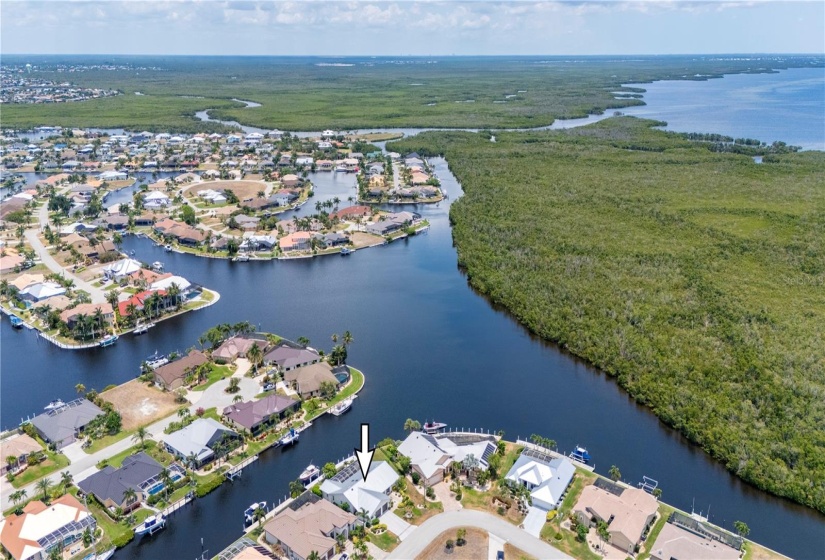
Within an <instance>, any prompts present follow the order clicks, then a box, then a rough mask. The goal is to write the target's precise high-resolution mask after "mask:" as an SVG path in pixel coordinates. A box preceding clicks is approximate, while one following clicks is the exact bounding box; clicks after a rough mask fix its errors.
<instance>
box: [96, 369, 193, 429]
mask: <svg viewBox="0 0 825 560" xmlns="http://www.w3.org/2000/svg"><path fill="white" fill-rule="evenodd" d="M100 397H101V398H102V399H103V400H105V401H109V402H110V403H112V404H113V405H114V406H115V410H117V411H118V412H120V415H121V416H122V417H123V429H124V430H127V431H128V430H134V429H135V428H137V427H138V426H145V425H146V424H151V423H152V422H154V421H155V420H159V419H161V418H164V417H166V416H169V415H170V414H172V413H173V412H175V411H176V410H177V409H178V407H180V405H179V404H176V403H175V396H174V395H173V394H172V393H164V392H162V391H160V390H159V389H155V388H154V387H149V386H147V385H146V384H145V383H141V382H140V381H138V380H137V379H134V380H132V381H129V382H128V383H124V384H123V385H118V386H117V387H115V388H114V389H109V390H108V391H106V392H104V393H101V394H100Z"/></svg>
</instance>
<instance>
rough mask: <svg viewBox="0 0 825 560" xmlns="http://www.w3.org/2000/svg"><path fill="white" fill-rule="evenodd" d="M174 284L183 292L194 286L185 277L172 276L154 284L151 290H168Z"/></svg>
mask: <svg viewBox="0 0 825 560" xmlns="http://www.w3.org/2000/svg"><path fill="white" fill-rule="evenodd" d="M172 284H177V285H178V288H179V289H181V290H186V289H188V288H190V287H191V286H192V283H191V282H189V280H187V279H186V278H184V277H183V276H170V277H169V278H164V279H163V280H158V281H157V282H152V286H151V288H152V289H153V290H168V289H169V288H171V287H172Z"/></svg>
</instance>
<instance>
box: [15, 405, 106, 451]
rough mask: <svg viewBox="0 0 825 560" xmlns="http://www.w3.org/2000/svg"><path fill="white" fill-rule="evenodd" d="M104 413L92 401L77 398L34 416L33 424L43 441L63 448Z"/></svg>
mask: <svg viewBox="0 0 825 560" xmlns="http://www.w3.org/2000/svg"><path fill="white" fill-rule="evenodd" d="M102 414H103V411H102V410H101V409H100V408H99V407H98V406H97V405H95V404H94V403H92V402H91V401H88V400H86V399H75V400H73V401H71V402H69V403H67V404H66V405H65V406H62V407H60V408H57V409H55V410H49V411H47V412H44V413H43V414H38V415H37V416H35V417H34V418H32V420H31V424H32V426H34V429H35V431H36V432H37V433H38V435H39V436H40V437H41V438H43V441H45V442H46V443H51V444H54V446H55V447H56V448H57V449H61V448H63V447H65V446H67V445H69V444H70V443H73V442H74V441H75V439H77V437H78V436H79V435H80V434H81V433H82V432H83V429H84V428H85V427H86V425H88V424H89V422H91V421H92V420H94V419H95V418H97V417H98V416H100V415H102Z"/></svg>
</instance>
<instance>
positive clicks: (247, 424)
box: [223, 394, 301, 435]
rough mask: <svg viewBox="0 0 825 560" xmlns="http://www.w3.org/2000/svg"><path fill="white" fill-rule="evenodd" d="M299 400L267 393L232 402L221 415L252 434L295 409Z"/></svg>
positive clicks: (274, 422) (299, 402)
mask: <svg viewBox="0 0 825 560" xmlns="http://www.w3.org/2000/svg"><path fill="white" fill-rule="evenodd" d="M300 404H301V401H299V400H296V399H293V398H290V397H285V396H282V395H278V394H271V395H267V396H266V397H264V398H262V399H260V400H257V401H245V402H240V403H235V404H232V405H230V406H228V407H226V408H224V410H223V416H224V418H226V419H227V420H228V421H229V422H230V423H231V424H233V425H235V426H236V427H238V428H239V429H244V430H249V432H250V433H252V434H253V435H255V434H257V433H258V432H259V431H261V430H262V429H265V428H267V427H268V426H271V425H273V424H276V423H277V422H278V421H279V420H280V419H281V418H283V417H284V416H286V415H287V414H288V413H289V412H290V411H294V410H296V409H297V408H298V407H299V406H300Z"/></svg>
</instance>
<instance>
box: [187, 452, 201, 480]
mask: <svg viewBox="0 0 825 560" xmlns="http://www.w3.org/2000/svg"><path fill="white" fill-rule="evenodd" d="M186 463H187V464H188V465H189V468H190V469H192V470H193V471H194V470H195V467H197V466H198V456H197V455H196V454H195V453H194V452H192V453H190V454H189V456H188V457H186ZM193 480H194V479H193Z"/></svg>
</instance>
